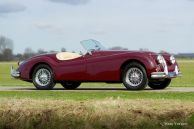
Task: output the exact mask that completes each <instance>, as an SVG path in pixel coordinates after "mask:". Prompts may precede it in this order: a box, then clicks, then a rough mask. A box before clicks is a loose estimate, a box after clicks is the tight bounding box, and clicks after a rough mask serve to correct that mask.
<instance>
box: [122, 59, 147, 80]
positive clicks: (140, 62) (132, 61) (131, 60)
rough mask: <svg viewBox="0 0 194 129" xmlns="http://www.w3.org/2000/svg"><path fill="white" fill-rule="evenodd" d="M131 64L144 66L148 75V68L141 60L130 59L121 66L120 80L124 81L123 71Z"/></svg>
mask: <svg viewBox="0 0 194 129" xmlns="http://www.w3.org/2000/svg"><path fill="white" fill-rule="evenodd" d="M130 63H139V64H140V65H142V66H143V67H144V69H145V70H146V73H147V68H146V65H145V64H144V63H143V62H142V61H140V60H138V59H129V60H127V61H125V62H124V63H123V64H122V65H121V67H120V71H121V72H120V80H122V74H123V70H124V68H125V67H126V66H127V65H128V64H130Z"/></svg>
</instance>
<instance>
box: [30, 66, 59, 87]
mask: <svg viewBox="0 0 194 129" xmlns="http://www.w3.org/2000/svg"><path fill="white" fill-rule="evenodd" d="M32 81H33V84H34V86H35V87H36V88H37V89H39V90H51V89H53V87H54V86H55V82H54V75H53V72H52V69H51V68H50V67H49V66H48V65H45V64H41V65H38V66H37V67H36V68H35V69H34V71H33V74H32Z"/></svg>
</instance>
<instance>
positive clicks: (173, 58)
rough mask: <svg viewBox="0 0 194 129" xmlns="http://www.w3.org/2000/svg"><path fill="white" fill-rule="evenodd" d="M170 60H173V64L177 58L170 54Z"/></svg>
mask: <svg viewBox="0 0 194 129" xmlns="http://www.w3.org/2000/svg"><path fill="white" fill-rule="evenodd" d="M170 62H171V63H172V64H174V63H175V62H176V59H175V57H174V56H170Z"/></svg>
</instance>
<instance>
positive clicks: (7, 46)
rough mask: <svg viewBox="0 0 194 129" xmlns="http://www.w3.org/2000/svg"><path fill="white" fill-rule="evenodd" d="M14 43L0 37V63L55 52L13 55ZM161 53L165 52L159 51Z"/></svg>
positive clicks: (27, 51)
mask: <svg viewBox="0 0 194 129" xmlns="http://www.w3.org/2000/svg"><path fill="white" fill-rule="evenodd" d="M13 49H14V43H13V40H12V39H10V38H8V37H5V36H1V35H0V61H18V60H25V59H27V58H30V57H32V56H36V55H40V54H45V53H52V52H56V51H45V50H44V49H38V50H37V51H33V50H32V48H26V49H25V50H24V53H18V54H13ZM109 49H110V50H128V48H126V47H121V46H114V47H112V48H109ZM139 50H140V51H149V50H148V49H145V48H140V49H139ZM61 52H66V49H65V48H61ZM161 52H162V53H163V52H165V51H161ZM175 56H176V57H177V58H194V53H181V54H176V55H175Z"/></svg>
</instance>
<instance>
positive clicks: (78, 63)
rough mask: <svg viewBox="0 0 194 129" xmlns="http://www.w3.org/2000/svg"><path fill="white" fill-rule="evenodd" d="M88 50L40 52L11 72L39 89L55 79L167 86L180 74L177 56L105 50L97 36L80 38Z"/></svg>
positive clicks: (71, 84) (70, 84) (72, 84)
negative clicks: (95, 37) (81, 52)
mask: <svg viewBox="0 0 194 129" xmlns="http://www.w3.org/2000/svg"><path fill="white" fill-rule="evenodd" d="M81 44H82V46H83V47H84V48H85V49H86V51H87V52H86V53H85V54H77V53H70V52H60V53H52V54H45V55H39V56H35V57H32V58H29V59H27V60H24V61H22V62H19V63H18V65H19V67H18V69H16V70H15V69H14V68H13V67H12V68H11V76H12V77H14V78H19V79H21V80H24V81H28V82H32V83H33V84H34V86H35V87H36V88H37V89H41V90H47V89H52V88H53V87H54V86H55V84H56V83H61V85H62V86H63V87H64V88H66V89H75V88H77V87H78V86H80V84H81V83H82V82H106V83H123V84H124V86H125V87H126V88H127V89H128V90H141V89H144V88H145V87H146V85H147V84H148V85H149V86H150V87H151V88H153V89H164V88H166V87H167V86H168V85H169V84H170V82H171V79H172V78H175V77H177V76H180V75H181V72H180V71H179V67H178V64H177V62H176V60H175V58H174V57H173V56H172V55H170V54H168V53H163V54H157V53H153V52H148V51H113V50H106V49H105V48H104V47H103V46H102V45H101V44H100V42H98V41H96V40H92V39H90V40H84V41H81Z"/></svg>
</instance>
